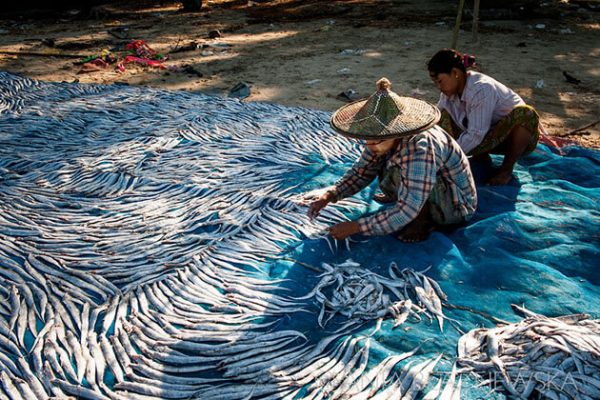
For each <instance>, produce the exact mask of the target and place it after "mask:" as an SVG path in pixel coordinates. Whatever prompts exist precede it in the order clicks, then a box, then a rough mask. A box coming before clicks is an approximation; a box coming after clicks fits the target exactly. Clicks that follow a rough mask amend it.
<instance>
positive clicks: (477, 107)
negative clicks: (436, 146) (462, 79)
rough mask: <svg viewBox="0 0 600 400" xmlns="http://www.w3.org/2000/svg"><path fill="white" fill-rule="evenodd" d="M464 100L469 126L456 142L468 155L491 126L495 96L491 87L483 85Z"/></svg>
mask: <svg viewBox="0 0 600 400" xmlns="http://www.w3.org/2000/svg"><path fill="white" fill-rule="evenodd" d="M466 100H467V104H466V111H467V119H468V121H469V126H468V127H467V130H465V131H464V132H463V133H462V134H461V135H460V136H459V138H458V140H457V142H458V144H459V145H460V147H461V148H462V149H463V151H464V152H465V153H466V154H469V153H470V152H471V150H473V149H474V148H475V147H477V146H478V145H479V144H480V143H481V142H482V141H483V138H484V137H485V135H487V133H488V132H489V130H490V127H491V126H492V117H493V115H494V109H495V107H496V100H497V95H496V92H495V90H494V88H493V87H491V86H487V85H485V86H482V87H481V88H480V89H479V90H478V91H477V92H475V93H474V94H473V96H471V98H470V99H466Z"/></svg>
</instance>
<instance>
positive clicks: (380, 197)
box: [373, 193, 396, 204]
mask: <svg viewBox="0 0 600 400" xmlns="http://www.w3.org/2000/svg"><path fill="white" fill-rule="evenodd" d="M373 200H375V201H376V202H378V203H379V204H388V203H393V202H395V201H396V200H395V199H393V198H392V197H391V196H388V195H387V194H384V193H378V194H376V195H375V196H373Z"/></svg>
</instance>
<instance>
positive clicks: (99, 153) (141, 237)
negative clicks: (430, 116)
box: [0, 73, 439, 400]
mask: <svg viewBox="0 0 600 400" xmlns="http://www.w3.org/2000/svg"><path fill="white" fill-rule="evenodd" d="M273 115H276V117H277V118H270V116H273ZM326 126H327V114H326V113H323V112H318V111H312V110H297V109H289V108H284V107H279V106H276V105H267V104H242V103H240V102H238V101H235V100H223V99H218V98H212V97H207V96H202V95H197V94H190V93H184V92H165V91H159V90H153V89H147V88H146V89H142V88H133V87H131V88H130V87H122V86H97V85H89V86H86V85H69V84H44V83H40V82H36V81H33V80H30V79H26V78H21V77H17V76H14V75H11V74H7V73H0V277H1V278H2V279H0V299H2V301H0V399H2V400H3V399H5V398H8V399H46V398H50V397H53V398H61V399H63V398H77V399H80V398H84V399H187V398H199V399H207V398H215V397H217V396H218V397H220V398H222V399H247V398H261V399H280V398H290V399H291V398H305V397H308V398H332V397H333V398H342V396H345V397H344V398H355V396H360V397H356V398H372V397H376V398H387V397H393V398H398V397H399V396H400V395H402V396H403V397H404V398H407V399H409V398H414V397H415V396H417V395H419V394H420V393H421V392H422V390H423V388H424V387H425V385H426V383H427V381H428V379H429V377H430V376H431V371H432V369H433V368H434V366H435V365H437V362H438V361H439V357H438V358H436V359H431V360H425V359H422V358H421V359H419V360H418V362H417V359H415V360H412V359H408V358H409V357H408V356H406V357H405V356H402V355H397V356H395V358H393V359H386V360H383V361H382V362H381V363H373V362H371V363H370V364H369V365H367V362H368V361H369V347H370V346H371V345H370V344H369V343H370V342H371V339H369V338H362V337H358V338H356V337H353V336H352V335H351V334H350V335H346V334H333V335H330V334H327V333H325V332H323V333H322V334H320V335H316V336H315V337H313V336H312V335H308V334H307V333H306V332H307V331H311V330H313V331H314V328H315V327H318V324H317V312H315V308H314V306H313V304H311V303H309V302H307V301H299V300H297V299H295V298H294V297H293V296H294V295H296V293H290V292H289V290H286V287H287V286H286V285H287V282H286V281H284V280H281V279H273V278H271V277H270V276H269V273H270V271H269V268H268V266H269V265H271V264H272V263H273V262H275V261H277V260H278V259H279V257H280V256H281V255H284V254H285V253H286V252H287V251H289V250H290V249H293V248H294V247H295V246H297V245H298V244H299V243H301V242H302V240H303V239H306V238H314V237H315V236H316V233H318V232H322V231H323V230H324V229H325V228H326V227H327V226H328V225H330V224H332V223H335V222H339V221H343V220H345V219H346V218H347V215H348V213H349V212H357V210H359V209H361V208H362V209H364V208H365V207H366V203H365V202H363V201H361V200H358V199H350V200H345V201H342V202H339V203H338V204H336V205H335V206H333V207H330V208H328V209H327V210H324V212H323V213H322V214H321V215H320V216H319V218H317V219H316V220H314V221H311V220H309V219H308V218H307V217H306V205H305V204H304V203H303V193H302V192H303V191H305V188H304V186H305V184H306V182H308V181H310V180H311V177H313V176H317V175H319V174H320V173H322V172H323V170H324V168H325V167H326V166H327V165H328V164H330V165H333V166H334V167H335V165H337V164H343V163H347V162H350V161H352V160H353V159H354V158H356V156H357V147H356V145H355V144H353V143H351V142H349V141H346V140H342V139H340V138H339V137H337V136H336V135H334V134H333V133H332V132H331V131H330V130H329V129H328V128H326ZM299 313H302V314H308V315H314V319H313V321H312V323H310V322H309V325H305V326H301V327H296V326H294V327H292V328H289V329H288V328H286V327H285V324H286V321H292V322H293V321H294V320H295V315H297V314H299ZM410 355H411V356H413V355H415V353H411V354H410ZM405 359H406V360H407V362H410V363H411V364H410V365H409V364H406V365H404V366H401V367H400V366H399V367H398V368H396V365H397V364H398V363H400V361H403V360H405ZM381 377H384V378H385V377H388V378H389V380H387V379H383V380H382V379H381ZM400 378H401V379H400ZM377 396H378V397H377Z"/></svg>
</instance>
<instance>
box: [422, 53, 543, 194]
mask: <svg viewBox="0 0 600 400" xmlns="http://www.w3.org/2000/svg"><path fill="white" fill-rule="evenodd" d="M474 61H475V59H474V58H473V57H472V56H469V55H464V56H463V55H462V54H461V53H459V52H458V51H456V50H452V49H444V50H440V51H438V52H437V53H436V54H435V55H434V56H433V57H432V58H431V60H429V62H428V63H427V68H428V69H429V76H430V77H431V79H432V80H433V82H434V83H435V85H436V86H437V87H438V89H439V90H440V91H441V92H442V93H441V94H440V100H439V102H438V108H439V109H440V111H441V112H442V118H441V120H440V122H439V123H438V125H440V126H441V127H442V128H444V129H445V130H446V131H447V132H448V133H449V134H450V135H451V136H452V137H454V139H456V141H457V142H458V144H460V146H461V147H462V149H463V151H464V152H465V153H467V155H469V156H474V157H485V158H488V159H489V153H490V152H491V153H494V154H504V160H503V161H502V165H501V166H500V169H499V170H498V171H497V172H496V174H495V175H494V176H493V177H492V178H491V179H490V180H489V181H488V183H489V184H492V185H505V184H507V183H508V182H509V181H510V180H511V178H512V172H513V167H514V165H515V162H516V161H517V159H518V158H520V157H522V156H524V155H526V154H529V153H530V152H532V151H533V150H534V149H535V146H536V145H537V142H538V140H539V137H540V130H541V129H543V127H542V126H541V124H540V119H539V115H538V113H537V112H536V111H535V109H534V108H533V107H531V106H528V105H527V104H525V102H524V101H523V99H522V98H521V97H520V96H519V95H518V94H516V93H515V92H514V91H512V90H511V89H510V88H508V87H506V86H505V85H503V84H502V83H500V82H498V81H497V80H495V79H493V78H492V77H490V76H487V75H485V74H482V73H479V72H476V71H471V70H467V68H469V67H471V66H472V65H473V64H474Z"/></svg>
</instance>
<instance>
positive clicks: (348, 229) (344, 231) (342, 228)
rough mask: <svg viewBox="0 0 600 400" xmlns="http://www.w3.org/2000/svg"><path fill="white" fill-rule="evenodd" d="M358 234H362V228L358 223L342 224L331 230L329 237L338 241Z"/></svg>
mask: <svg viewBox="0 0 600 400" xmlns="http://www.w3.org/2000/svg"><path fill="white" fill-rule="evenodd" d="M358 232H360V228H359V226H358V222H356V221H347V222H340V223H339V224H335V225H333V226H332V227H331V228H329V235H331V237H332V238H334V239H336V240H343V239H346V238H347V237H348V236H351V235H354V234H356V233H358Z"/></svg>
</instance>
